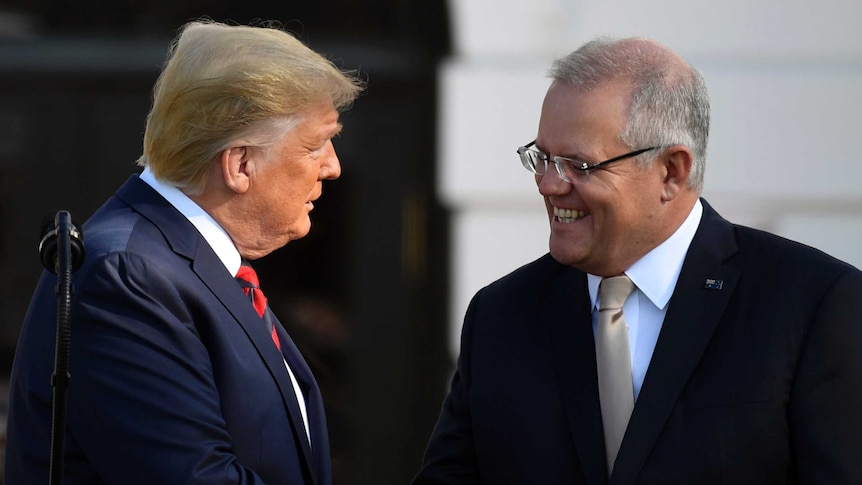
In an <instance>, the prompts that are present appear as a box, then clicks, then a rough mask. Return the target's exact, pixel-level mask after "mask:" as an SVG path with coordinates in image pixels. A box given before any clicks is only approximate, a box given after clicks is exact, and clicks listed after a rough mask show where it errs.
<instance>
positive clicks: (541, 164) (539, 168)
mask: <svg viewBox="0 0 862 485" xmlns="http://www.w3.org/2000/svg"><path fill="white" fill-rule="evenodd" d="M518 155H520V156H521V163H522V164H523V165H524V168H526V169H527V170H529V171H530V172H533V173H535V174H538V175H543V174H544V173H545V171H546V170H547V168H548V162H547V160H546V158H545V154H544V153H542V152H540V151H538V150H533V149H532V148H524V147H521V148H519V149H518Z"/></svg>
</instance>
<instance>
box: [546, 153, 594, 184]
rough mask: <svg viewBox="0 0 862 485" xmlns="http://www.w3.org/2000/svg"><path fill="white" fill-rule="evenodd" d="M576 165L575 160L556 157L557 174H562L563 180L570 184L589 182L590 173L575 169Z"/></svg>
mask: <svg viewBox="0 0 862 485" xmlns="http://www.w3.org/2000/svg"><path fill="white" fill-rule="evenodd" d="M575 163H576V162H575V161H574V160H569V159H567V158H564V157H554V164H555V165H556V166H557V173H558V174H560V178H561V179H563V180H565V181H566V182H569V183H570V184H573V183H584V182H589V180H590V171H589V170H579V169H577V168H575V166H574V164H575Z"/></svg>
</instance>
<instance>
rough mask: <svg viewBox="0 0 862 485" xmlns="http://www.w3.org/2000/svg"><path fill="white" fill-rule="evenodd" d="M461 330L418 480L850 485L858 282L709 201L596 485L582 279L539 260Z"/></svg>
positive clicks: (598, 455) (858, 438)
mask: <svg viewBox="0 0 862 485" xmlns="http://www.w3.org/2000/svg"><path fill="white" fill-rule="evenodd" d="M708 280H718V281H720V282H721V283H720V285H719V284H718V281H716V282H713V283H707V281H708ZM719 286H720V289H719V288H718V287H719ZM462 332H463V333H462V341H461V342H462V343H461V354H460V357H459V361H458V367H457V371H456V374H455V377H454V379H453V382H452V385H451V390H450V393H449V395H448V397H447V398H446V400H445V402H444V405H443V409H442V413H441V416H440V419H439V422H438V423H437V426H436V428H435V429H434V432H433V435H432V437H431V440H430V443H429V446H428V449H427V452H426V457H425V462H424V466H423V469H422V471H421V472H420V473H419V475H418V476H417V478H416V480H415V484H417V485H420V484H421V485H428V484H486V485H507V484H512V485H514V484H518V485H526V484H537V485H538V484H541V485H555V484H590V485H604V484H607V483H610V484H612V485H633V484H644V485H646V484H649V485H654V484H677V485H693V484H697V485H712V484H727V485H745V484H752V485H767V484H797V483H798V484H813V483H817V484H830V485H836V484H847V485H850V484H856V485H858V484H862V273H860V271H859V270H857V269H855V268H853V267H851V266H849V265H847V264H845V263H842V262H840V261H837V260H835V259H833V258H831V257H829V256H827V255H825V254H823V253H821V252H819V251H816V250H813V249H811V248H808V247H805V246H803V245H801V244H797V243H793V242H790V241H787V240H784V239H781V238H779V237H776V236H774V235H770V234H767V233H764V232H760V231H756V230H753V229H749V228H744V227H740V226H736V225H732V224H730V223H729V222H727V221H725V220H724V219H722V218H721V217H720V216H719V215H718V214H717V213H716V212H715V211H714V210H713V209H712V208H711V207H710V206H709V205H708V204H706V203H705V201H704V214H703V218H702V220H701V223H700V225H699V227H698V230H697V233H696V235H695V237H694V240H693V242H692V244H691V247H690V249H689V251H688V254H687V255H686V258H685V262H684V264H683V267H682V273H681V274H680V277H679V281H678V282H677V285H676V288H675V290H674V293H673V296H672V298H671V300H670V302H669V306H668V310H667V315H666V317H665V320H664V324H663V326H662V329H661V333H660V335H659V338H658V342H657V344H656V347H655V351H654V353H653V356H652V360H651V362H650V365H649V369H648V371H647V374H646V377H645V380H644V383H643V387H642V388H641V392H640V395H639V397H638V400H637V403H636V404H635V408H634V411H633V414H632V416H631V420H630V422H629V426H628V429H627V431H626V434H625V437H624V439H623V442H622V445H621V448H620V451H619V455H618V458H617V461H616V465H615V467H614V471H613V476H612V477H610V479H608V476H607V465H606V463H605V452H604V438H603V435H602V422H601V419H602V416H601V410H600V408H599V397H598V384H597V378H596V359H595V347H594V339H593V332H592V325H591V313H590V298H589V294H588V290H587V277H586V274H585V273H583V272H582V271H579V270H577V269H574V268H572V267H568V266H563V265H560V264H559V263H557V262H556V261H554V260H553V259H552V258H551V257H550V256H548V255H546V256H544V257H542V258H540V259H538V260H537V261H535V262H533V263H530V264H528V265H526V266H524V267H522V268H520V269H518V270H516V271H515V272H513V273H511V274H510V275H508V276H506V277H504V278H502V279H500V280H498V281H496V282H494V283H493V284H491V285H489V286H488V287H486V288H484V289H482V290H481V291H479V292H478V293H477V294H476V296H475V297H474V298H473V300H472V302H471V304H470V307H469V309H468V311H467V314H466V317H465V320H464V327H463V331H462Z"/></svg>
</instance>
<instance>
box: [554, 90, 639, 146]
mask: <svg viewBox="0 0 862 485" xmlns="http://www.w3.org/2000/svg"><path fill="white" fill-rule="evenodd" d="M629 91H630V90H629V89H628V88H627V86H625V85H622V84H605V85H602V86H599V87H597V88H595V89H592V90H589V91H583V90H580V89H577V88H575V87H574V86H572V85H571V84H567V83H561V82H559V81H557V82H554V83H553V84H552V85H551V87H550V88H549V89H548V93H547V94H546V95H545V101H544V103H543V104H542V115H541V118H540V119H539V134H538V137H537V144H538V145H539V146H540V147H542V148H543V149H544V150H548V151H551V152H554V153H571V152H572V151H573V150H575V149H576V148H581V149H582V148H583V146H585V145H596V144H598V145H607V144H611V143H615V142H616V141H617V140H618V136H619V134H620V133H621V132H622V130H623V128H624V126H625V122H626V119H627V116H628V107H629V99H630V94H629ZM576 151H577V150H576Z"/></svg>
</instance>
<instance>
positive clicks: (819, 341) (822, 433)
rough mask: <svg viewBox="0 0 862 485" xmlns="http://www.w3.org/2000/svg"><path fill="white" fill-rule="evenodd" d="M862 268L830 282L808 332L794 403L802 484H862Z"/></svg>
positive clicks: (791, 417) (793, 425)
mask: <svg viewBox="0 0 862 485" xmlns="http://www.w3.org/2000/svg"><path fill="white" fill-rule="evenodd" d="M860 410H862V273H860V272H859V271H857V270H855V269H848V270H847V271H846V272H844V273H843V274H842V275H841V276H840V277H839V278H837V279H836V281H835V282H834V283H833V284H832V285H831V287H830V288H829V290H828V291H827V292H826V294H825V297H824V298H823V300H822V301H821V303H820V305H819V308H818V311H817V313H816V315H815V318H814V320H813V321H812V324H811V327H810V329H809V331H808V335H807V336H806V340H805V343H804V350H803V353H802V355H801V358H800V360H799V362H798V367H797V372H796V377H795V381H794V383H793V390H792V395H791V402H790V407H789V420H790V423H789V425H790V428H791V433H792V446H793V452H794V455H795V461H796V464H797V476H798V480H799V483H800V484H824V483H828V484H833V485H837V484H847V485H850V484H859V483H862V412H860Z"/></svg>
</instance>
